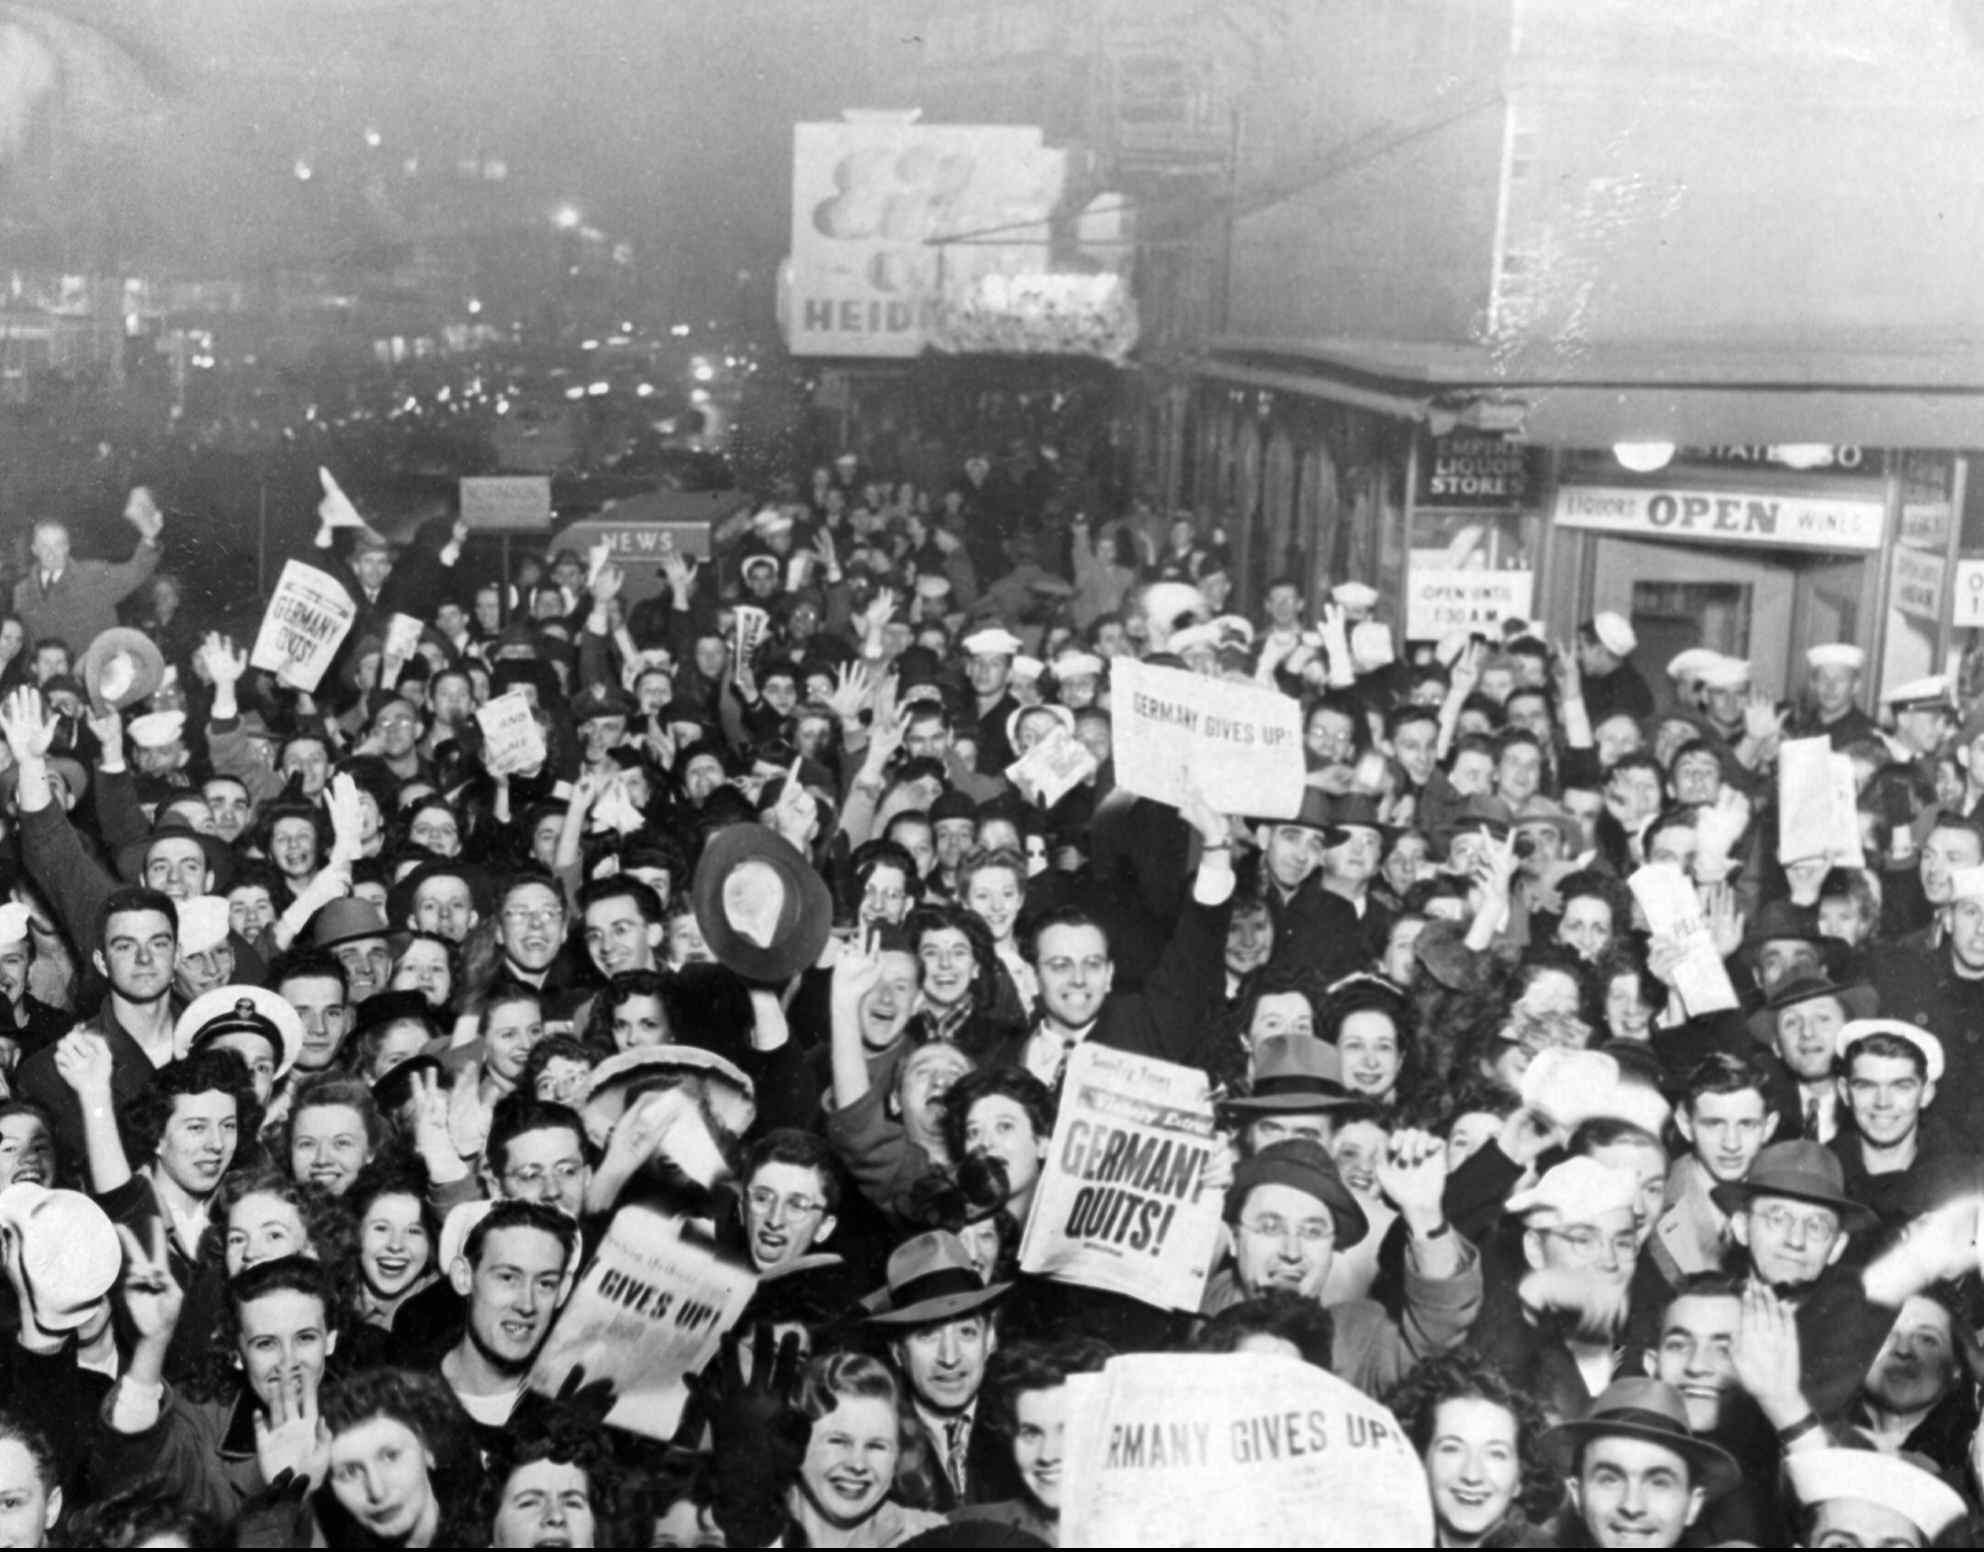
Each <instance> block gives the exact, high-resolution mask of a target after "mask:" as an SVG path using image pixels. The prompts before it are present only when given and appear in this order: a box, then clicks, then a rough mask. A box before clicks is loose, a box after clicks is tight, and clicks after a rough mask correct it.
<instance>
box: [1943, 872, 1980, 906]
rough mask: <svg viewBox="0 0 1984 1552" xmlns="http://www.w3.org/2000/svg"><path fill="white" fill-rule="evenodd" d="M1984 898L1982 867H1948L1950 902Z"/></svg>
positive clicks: (1953, 903)
mask: <svg viewBox="0 0 1984 1552" xmlns="http://www.w3.org/2000/svg"><path fill="white" fill-rule="evenodd" d="M1959 900H1984V867H1977V868H1951V869H1950V904H1951V905H1955V904H1956V903H1957V901H1959Z"/></svg>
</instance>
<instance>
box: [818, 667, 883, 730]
mask: <svg viewBox="0 0 1984 1552" xmlns="http://www.w3.org/2000/svg"><path fill="white" fill-rule="evenodd" d="M874 694H875V676H874V674H873V673H871V672H870V671H869V669H868V666H867V664H865V663H843V664H841V666H840V667H839V668H837V669H835V670H834V689H833V693H832V694H831V695H829V696H828V697H827V705H828V706H830V707H831V708H832V709H833V714H834V715H835V716H836V717H838V718H839V719H840V720H841V721H842V722H852V721H854V720H855V718H857V717H859V716H860V715H861V708H862V707H864V706H866V705H867V704H868V702H869V701H870V700H871V699H872V698H873V697H874Z"/></svg>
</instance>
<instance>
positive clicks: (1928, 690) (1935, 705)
mask: <svg viewBox="0 0 1984 1552" xmlns="http://www.w3.org/2000/svg"><path fill="white" fill-rule="evenodd" d="M1955 692H1956V686H1955V685H1954V684H1953V683H1952V682H1951V679H1950V676H1949V675H1948V674H1931V675H1929V677H1928V678H1926V679H1911V680H1909V681H1908V683H1906V684H1898V685H1896V686H1895V687H1894V688H1893V689H1892V690H1890V691H1888V693H1887V694H1885V695H1883V696H1882V697H1881V700H1882V702H1883V704H1885V705H1889V706H1892V707H1894V709H1895V710H1896V711H1932V710H1942V711H1952V712H1953V711H1955V710H1956V693H1955Z"/></svg>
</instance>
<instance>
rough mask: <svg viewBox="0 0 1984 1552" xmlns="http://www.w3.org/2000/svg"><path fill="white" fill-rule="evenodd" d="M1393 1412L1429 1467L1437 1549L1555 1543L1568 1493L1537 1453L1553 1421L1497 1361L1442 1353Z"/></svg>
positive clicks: (1407, 1385)
mask: <svg viewBox="0 0 1984 1552" xmlns="http://www.w3.org/2000/svg"><path fill="white" fill-rule="evenodd" d="M1385 1404H1386V1405H1387V1406H1389V1407H1390V1408H1391V1409H1392V1412H1393V1413H1394V1414H1395V1415H1396V1416H1397V1418H1398V1421H1399V1425H1400V1426H1401V1427H1403V1428H1404V1429H1405V1434H1406V1437H1407V1438H1408V1439H1410V1440H1411V1441H1412V1447H1413V1449H1414V1450H1416V1451H1417V1452H1418V1454H1419V1458H1420V1460H1421V1462H1422V1463H1423V1464H1424V1465H1425V1467H1426V1483H1427V1487H1428V1488H1429V1489H1430V1490H1431V1492H1432V1495H1433V1525H1434V1537H1435V1545H1437V1546H1442V1547H1522V1546H1550V1545H1555V1543H1554V1542H1552V1541H1549V1540H1548V1539H1545V1538H1543V1537H1542V1536H1541V1529H1542V1527H1544V1526H1545V1525H1546V1524H1547V1523H1548V1521H1549V1519H1550V1517H1551V1516H1552V1515H1553V1514H1555V1513H1556V1511H1557V1508H1558V1505H1559V1503H1560V1501H1561V1500H1562V1498H1563V1492H1564V1487H1563V1481H1562V1479H1561V1478H1560V1477H1559V1476H1558V1475H1557V1473H1556V1472H1555V1471H1554V1470H1552V1468H1551V1466H1550V1463H1549V1462H1548V1461H1547V1460H1546V1459H1545V1458H1544V1456H1543V1452H1542V1450H1541V1449H1540V1448H1539V1447H1538V1440H1539V1439H1540V1438H1541V1437H1542V1434H1543V1430H1544V1429H1545V1428H1546V1427H1548V1426H1549V1422H1548V1419H1547V1418H1545V1417H1544V1415H1543V1408H1542V1407H1541V1406H1539V1405H1538V1404H1537V1402H1536V1400H1535V1398H1534V1397H1532V1396H1530V1395H1528V1394H1526V1393H1525V1392H1523V1391H1521V1390H1519V1389H1517V1388H1516V1386H1515V1385H1514V1384H1512V1383H1511V1382H1510V1380H1509V1378H1508V1376H1507V1375H1505V1374H1504V1373H1503V1372H1502V1371H1501V1369H1499V1368H1498V1367H1497V1366H1496V1365H1495V1364H1494V1363H1493V1362H1491V1361H1490V1360H1489V1359H1487V1358H1484V1357H1482V1356H1481V1355H1480V1354H1479V1353H1476V1352H1472V1351H1469V1350H1468V1349H1466V1348H1461V1349H1459V1350H1457V1351H1454V1352H1447V1353H1438V1354H1435V1355H1434V1356H1433V1357H1431V1358H1427V1359H1425V1360H1423V1361H1422V1362H1421V1363H1420V1365H1419V1367H1418V1368H1416V1369H1414V1370H1413V1371H1412V1373H1411V1374H1410V1375H1408V1376H1407V1377H1406V1379H1405V1380H1404V1382H1403V1383H1402V1384H1400V1385H1399V1387H1398V1388H1397V1389H1396V1390H1394V1391H1393V1392H1392V1393H1391V1395H1389V1396H1388V1397H1386V1398H1385Z"/></svg>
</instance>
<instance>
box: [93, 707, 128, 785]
mask: <svg viewBox="0 0 1984 1552" xmlns="http://www.w3.org/2000/svg"><path fill="white" fill-rule="evenodd" d="M83 720H84V721H85V722H87V723H88V724H89V728H90V731H91V732H92V733H94V734H95V735H96V741H97V743H98V744H99V745H100V746H101V747H102V749H103V767H104V769H106V770H113V771H114V770H116V769H117V768H118V767H119V766H121V765H122V764H123V763H124V715H123V713H122V712H120V711H119V710H118V709H117V708H116V707H115V706H112V707H110V708H109V709H108V710H106V711H105V712H104V714H103V715H102V716H100V717H99V716H98V715H97V714H96V713H95V712H93V711H86V712H84V713H83Z"/></svg>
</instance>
